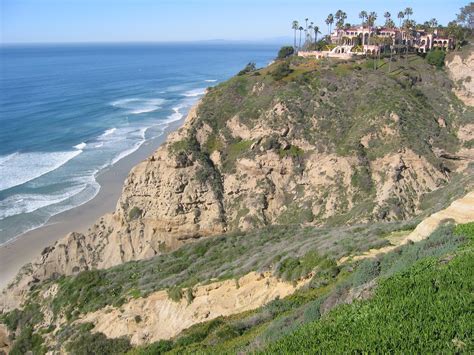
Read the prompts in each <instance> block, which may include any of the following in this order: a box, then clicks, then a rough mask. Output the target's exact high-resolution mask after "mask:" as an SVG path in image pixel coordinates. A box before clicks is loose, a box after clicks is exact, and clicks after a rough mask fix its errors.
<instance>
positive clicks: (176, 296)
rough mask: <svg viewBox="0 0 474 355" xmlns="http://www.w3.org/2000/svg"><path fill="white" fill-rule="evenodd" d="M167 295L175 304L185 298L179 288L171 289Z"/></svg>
mask: <svg viewBox="0 0 474 355" xmlns="http://www.w3.org/2000/svg"><path fill="white" fill-rule="evenodd" d="M167 293H168V297H169V298H170V299H172V300H173V301H175V302H179V301H181V299H182V298H183V290H182V289H181V287H179V286H173V287H170V288H169V289H168V290H167Z"/></svg>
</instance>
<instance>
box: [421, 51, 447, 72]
mask: <svg viewBox="0 0 474 355" xmlns="http://www.w3.org/2000/svg"><path fill="white" fill-rule="evenodd" d="M445 58H446V52H445V51H443V50H441V49H434V50H431V51H430V52H429V53H428V54H427V55H426V61H427V62H428V63H429V64H431V65H434V66H436V67H438V68H441V67H442V66H443V65H444V59H445Z"/></svg>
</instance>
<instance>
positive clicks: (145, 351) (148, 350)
mask: <svg viewBox="0 0 474 355" xmlns="http://www.w3.org/2000/svg"><path fill="white" fill-rule="evenodd" d="M172 349H173V342H172V341H171V340H160V341H157V342H156V343H152V344H150V345H147V346H145V347H143V348H138V349H136V350H135V351H134V352H132V354H135V355H159V354H164V353H166V352H168V351H171V350H172Z"/></svg>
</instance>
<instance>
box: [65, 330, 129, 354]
mask: <svg viewBox="0 0 474 355" xmlns="http://www.w3.org/2000/svg"><path fill="white" fill-rule="evenodd" d="M131 348H132V347H131V345H130V341H129V340H128V339H126V338H116V339H109V338H107V337H106V336H105V335H104V334H103V333H82V334H80V335H79V337H78V338H76V339H74V340H73V341H71V342H70V343H69V344H67V345H66V350H67V351H68V353H72V354H84V355H87V354H101V355H108V354H110V355H116V354H125V353H126V352H127V351H129V350H130V349H131Z"/></svg>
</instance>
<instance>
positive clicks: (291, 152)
mask: <svg viewBox="0 0 474 355" xmlns="http://www.w3.org/2000/svg"><path fill="white" fill-rule="evenodd" d="M278 153H279V155H280V158H284V157H292V158H299V157H302V156H303V154H304V150H303V149H301V148H299V147H297V146H295V145H292V146H290V148H289V149H280V150H279V151H278Z"/></svg>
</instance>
